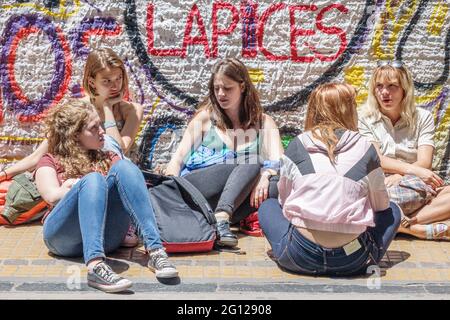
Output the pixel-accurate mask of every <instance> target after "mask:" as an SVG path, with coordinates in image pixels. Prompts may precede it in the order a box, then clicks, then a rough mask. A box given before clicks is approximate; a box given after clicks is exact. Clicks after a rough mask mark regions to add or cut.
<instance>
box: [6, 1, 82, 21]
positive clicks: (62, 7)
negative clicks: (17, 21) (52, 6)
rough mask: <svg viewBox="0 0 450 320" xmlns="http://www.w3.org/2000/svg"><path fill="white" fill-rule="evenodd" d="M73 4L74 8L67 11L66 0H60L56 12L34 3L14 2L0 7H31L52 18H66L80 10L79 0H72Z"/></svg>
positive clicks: (8, 8) (7, 8)
mask: <svg viewBox="0 0 450 320" xmlns="http://www.w3.org/2000/svg"><path fill="white" fill-rule="evenodd" d="M73 4H74V6H75V8H74V9H73V10H72V11H70V12H67V6H66V0H61V3H60V9H59V11H58V12H53V11H51V10H49V9H47V8H45V7H42V6H40V5H37V4H35V3H16V4H9V5H2V6H1V7H0V8H1V9H4V10H11V9H14V8H32V9H35V10H37V11H40V12H42V13H44V14H46V15H48V16H51V17H53V18H60V19H67V18H69V17H71V16H73V15H75V14H77V13H78V11H79V10H80V6H81V4H80V0H74V3H73Z"/></svg>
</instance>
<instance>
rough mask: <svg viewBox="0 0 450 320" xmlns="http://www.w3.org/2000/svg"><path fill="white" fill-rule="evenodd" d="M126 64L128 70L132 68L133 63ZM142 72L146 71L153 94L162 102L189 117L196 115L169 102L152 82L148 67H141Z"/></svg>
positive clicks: (126, 62) (127, 62)
mask: <svg viewBox="0 0 450 320" xmlns="http://www.w3.org/2000/svg"><path fill="white" fill-rule="evenodd" d="M125 64H126V65H127V66H128V68H130V66H131V63H130V62H129V61H128V60H126V61H125ZM141 68H142V70H143V71H144V73H145V75H146V78H147V80H148V82H149V83H150V88H151V90H152V91H153V93H155V94H156V95H157V96H158V97H159V98H160V99H161V100H162V101H164V102H165V103H167V104H168V105H169V106H170V107H171V108H172V109H175V110H177V111H181V112H183V113H186V114H188V115H191V114H193V113H194V111H192V110H189V109H187V108H183V107H179V106H177V104H176V103H175V102H173V101H171V100H169V99H168V98H166V97H165V96H163V95H162V94H161V93H160V92H159V90H158V89H157V88H156V86H155V85H154V83H153V81H152V76H151V72H150V69H149V68H148V67H147V66H141Z"/></svg>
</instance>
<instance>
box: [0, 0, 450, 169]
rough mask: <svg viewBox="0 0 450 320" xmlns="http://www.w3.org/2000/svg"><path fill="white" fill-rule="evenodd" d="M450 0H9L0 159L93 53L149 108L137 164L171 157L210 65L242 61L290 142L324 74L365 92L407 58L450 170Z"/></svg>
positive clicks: (76, 88) (3, 20)
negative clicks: (385, 68) (116, 61)
mask: <svg viewBox="0 0 450 320" xmlns="http://www.w3.org/2000/svg"><path fill="white" fill-rule="evenodd" d="M449 7H450V3H449V1H448V0H366V1H360V0H320V1H311V0H302V1H300V0H281V1H277V2H274V1H271V0H260V1H254V0H240V1H238V0H223V1H215V0H209V1H206V0H199V1H188V0H180V1H175V0H169V1H162V0H153V1H146V0H126V1H117V0H107V1H93V0H35V1H26V0H16V1H14V0H2V1H1V2H0V33H1V38H0V50H1V51H0V83H1V85H0V90H1V92H0V93H1V94H0V165H8V164H11V163H13V162H15V161H17V160H19V159H21V158H23V157H24V156H25V155H27V154H29V153H30V152H32V151H33V150H34V149H35V148H36V147H37V146H38V144H39V143H40V141H41V140H42V138H43V135H42V124H41V122H42V115H43V113H44V111H45V110H47V109H48V108H52V107H53V106H55V105H57V104H58V103H60V102H62V101H64V100H65V99H67V98H69V97H79V96H81V95H82V94H83V93H82V90H81V86H80V83H81V76H82V69H83V66H84V63H85V59H86V56H87V54H88V53H89V51H90V50H91V49H92V48H98V47H104V46H108V47H111V48H113V49H114V50H115V51H116V52H117V53H118V54H119V55H120V56H121V57H122V58H123V59H124V61H125V63H126V66H127V71H128V73H129V76H130V82H131V84H130V87H131V92H132V94H131V97H132V99H133V100H134V101H136V102H138V103H140V104H142V105H143V106H144V107H145V113H144V120H143V122H142V125H141V131H140V133H139V135H138V138H137V141H136V142H137V144H138V145H139V146H140V151H141V157H140V161H141V163H142V164H145V165H146V166H150V167H151V166H154V165H155V164H156V163H159V162H165V161H166V160H167V159H168V158H169V156H170V152H172V151H173V149H174V147H175V146H176V142H177V141H178V140H179V138H180V137H181V135H182V132H183V128H184V127H185V125H186V122H187V121H188V120H189V119H190V117H191V116H192V114H193V112H195V108H196V106H197V104H198V102H199V101H200V100H201V99H202V98H203V97H204V96H205V95H206V93H207V81H208V78H209V74H210V68H211V66H212V65H213V64H214V63H215V62H216V61H217V60H218V59H220V58H223V57H227V56H234V57H238V58H240V59H241V60H242V61H243V62H244V63H245V64H246V65H247V66H248V68H249V70H250V73H251V76H252V80H253V82H254V83H255V84H256V86H257V88H258V89H259V91H260V93H261V99H262V102H263V105H264V108H265V110H266V111H267V112H268V113H269V114H271V115H272V116H273V117H274V118H275V120H276V121H277V123H278V125H279V126H280V128H281V133H282V136H283V139H284V141H285V142H287V141H288V140H289V138H290V137H292V136H293V135H295V134H297V133H299V132H300V131H301V130H302V121H303V117H304V113H305V102H306V100H307V97H308V95H309V93H310V92H311V90H312V89H314V88H315V87H316V86H317V85H319V84H320V83H323V82H327V81H333V80H335V81H346V82H348V83H350V84H352V85H354V86H355V87H356V88H357V89H358V97H357V99H358V103H359V104H362V103H364V101H365V99H366V97H367V83H368V79H369V76H370V72H371V71H372V70H373V68H374V67H375V66H376V61H377V60H380V59H389V58H390V59H392V58H396V59H401V60H403V61H404V63H405V64H406V65H407V66H408V67H409V68H410V69H411V71H412V72H413V74H414V78H415V88H416V93H417V99H416V102H417V104H418V105H419V106H421V107H423V108H425V109H428V110H430V111H432V112H433V114H434V117H435V122H436V128H437V133H436V145H437V148H436V158H435V161H434V167H435V169H436V170H439V171H440V172H441V174H442V175H445V174H446V173H447V172H448V171H450V163H449V158H450V144H449V126H450V108H449V97H448V95H449V63H450V56H449V55H450V52H449V42H450V13H449Z"/></svg>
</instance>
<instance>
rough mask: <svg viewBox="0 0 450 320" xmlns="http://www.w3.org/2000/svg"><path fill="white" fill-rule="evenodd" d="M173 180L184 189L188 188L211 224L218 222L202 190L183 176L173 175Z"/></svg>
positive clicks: (188, 191) (187, 190)
mask: <svg viewBox="0 0 450 320" xmlns="http://www.w3.org/2000/svg"><path fill="white" fill-rule="evenodd" d="M171 178H173V180H174V181H175V182H176V183H177V184H178V185H180V186H181V187H182V188H183V189H184V190H186V192H187V193H189V194H190V196H191V197H192V200H193V201H194V202H195V204H197V205H198V206H199V207H200V209H201V210H202V212H203V214H204V215H205V217H206V220H208V222H209V224H211V225H212V224H216V222H217V221H216V217H215V216H214V212H213V210H212V209H211V207H210V205H209V203H208V201H207V200H206V199H205V197H204V196H203V195H202V193H201V192H200V191H198V189H197V188H196V187H194V186H193V185H192V183H190V182H189V181H188V180H186V179H185V178H183V177H175V176H172V177H171Z"/></svg>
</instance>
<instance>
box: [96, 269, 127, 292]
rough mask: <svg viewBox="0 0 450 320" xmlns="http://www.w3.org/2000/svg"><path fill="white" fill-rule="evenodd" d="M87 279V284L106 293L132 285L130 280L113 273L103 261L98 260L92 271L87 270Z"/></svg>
mask: <svg viewBox="0 0 450 320" xmlns="http://www.w3.org/2000/svg"><path fill="white" fill-rule="evenodd" d="M87 280H88V282H87V283H88V286H90V287H93V288H96V289H99V290H101V291H104V292H108V293H114V292H121V291H125V290H127V289H128V288H130V287H131V286H132V285H133V283H132V282H131V281H130V280H128V279H125V278H122V277H121V276H119V275H118V274H117V273H115V272H114V271H113V270H112V269H111V267H110V266H108V265H107V264H106V263H105V262H99V263H98V264H96V265H95V266H94V268H93V269H92V271H91V270H89V271H88V276H87Z"/></svg>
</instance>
